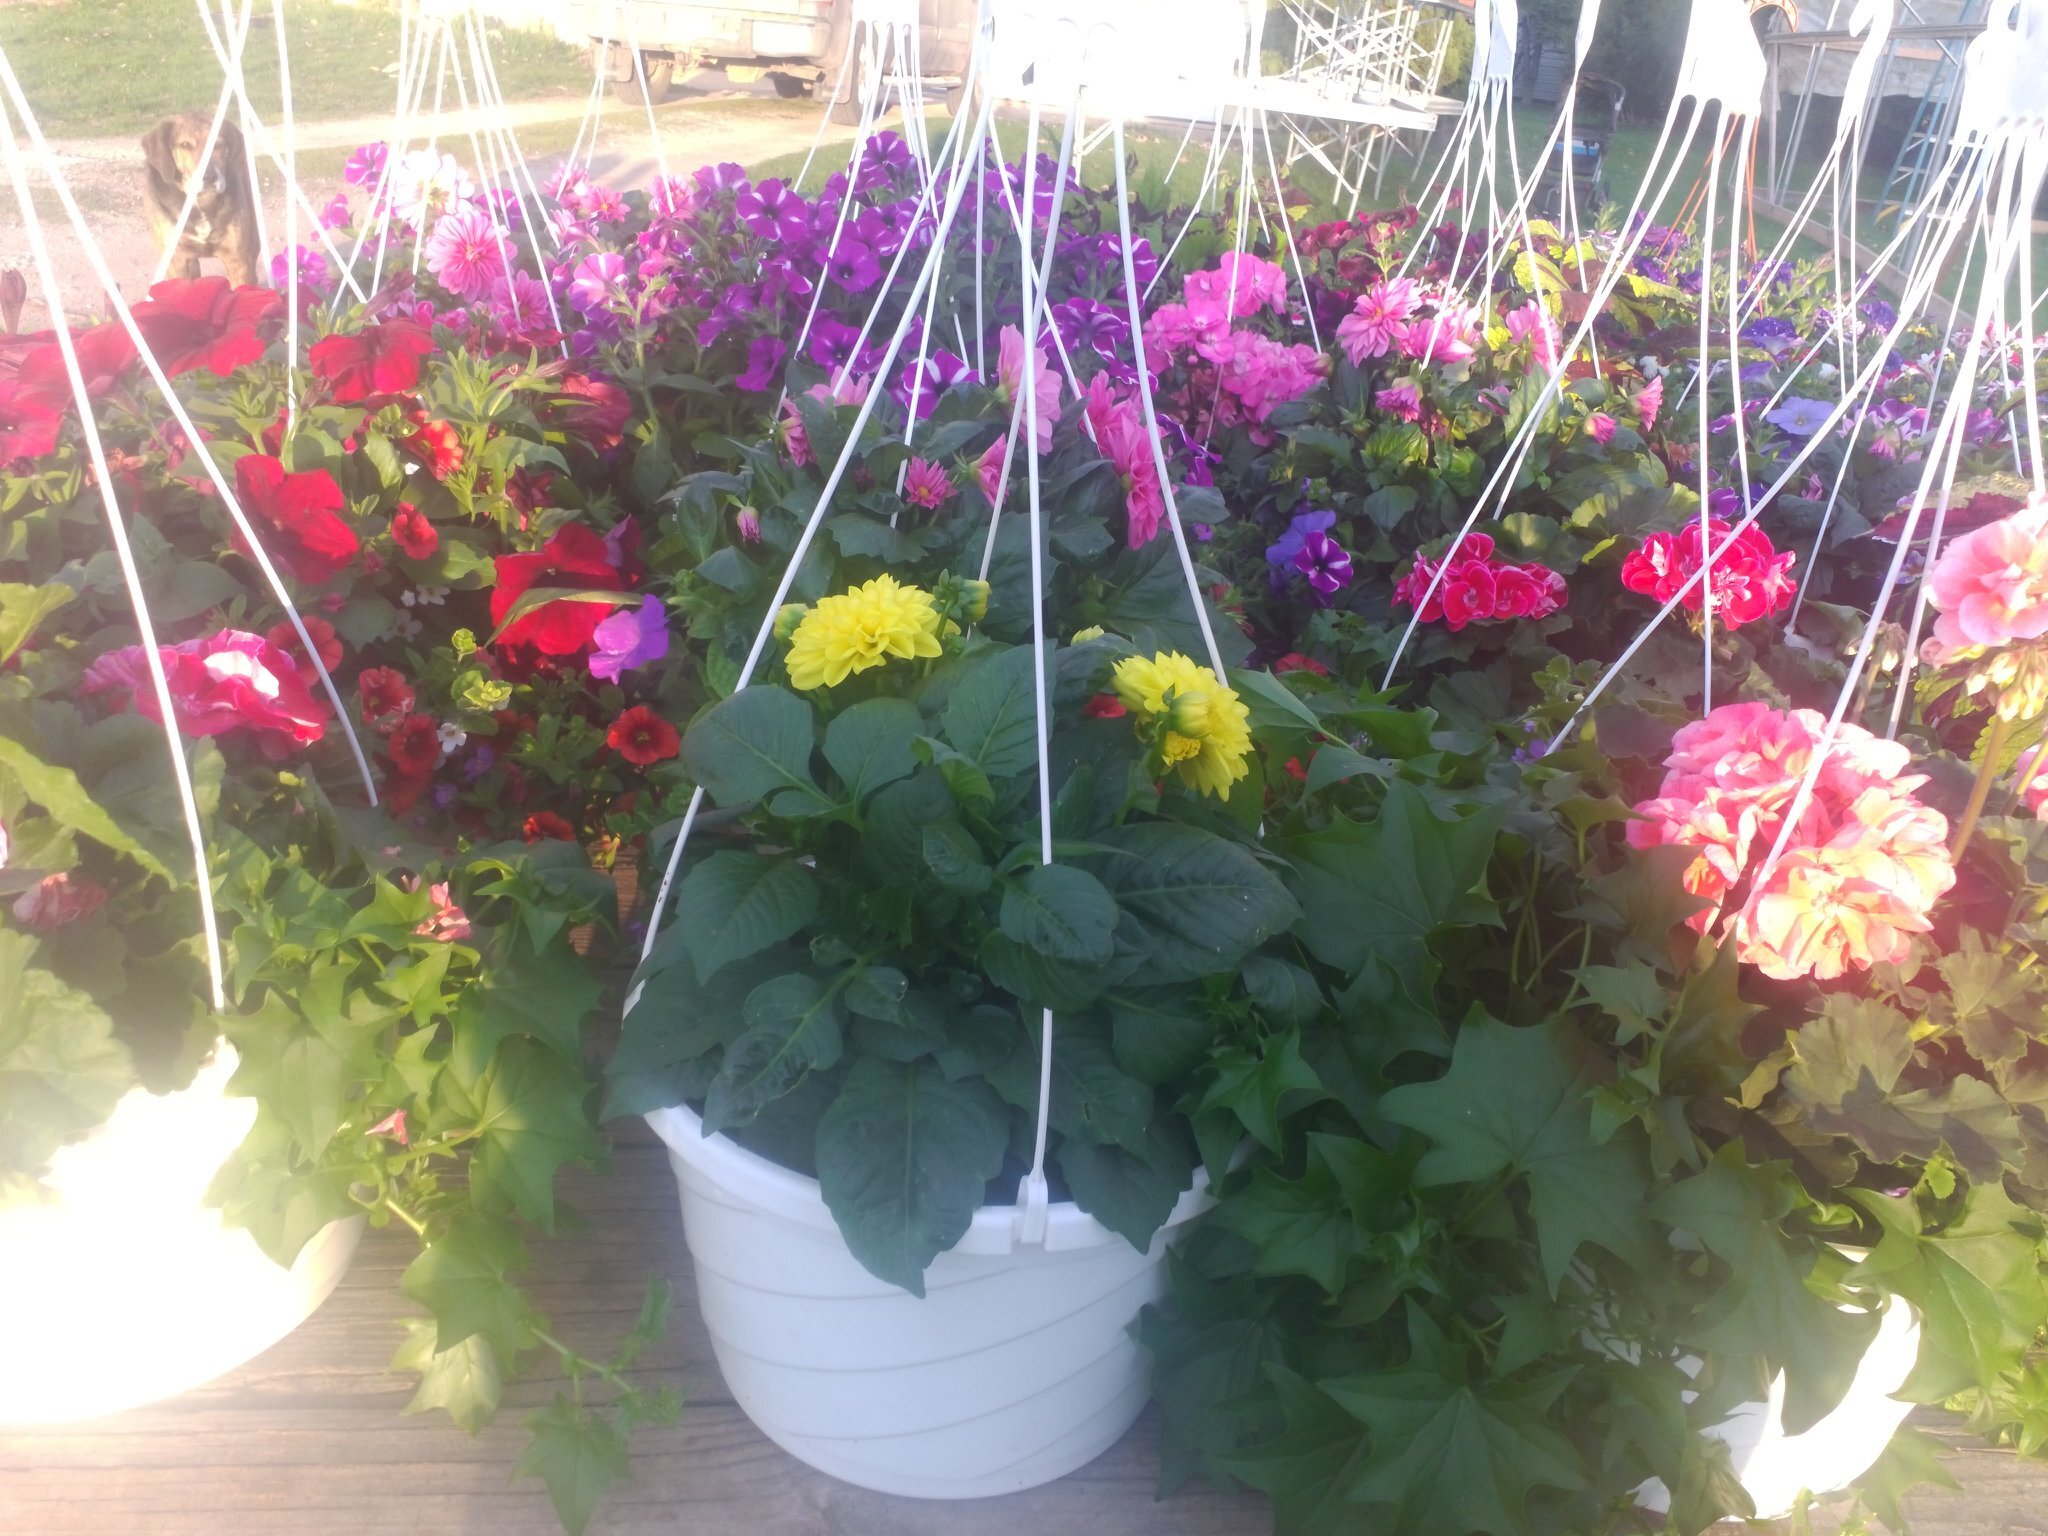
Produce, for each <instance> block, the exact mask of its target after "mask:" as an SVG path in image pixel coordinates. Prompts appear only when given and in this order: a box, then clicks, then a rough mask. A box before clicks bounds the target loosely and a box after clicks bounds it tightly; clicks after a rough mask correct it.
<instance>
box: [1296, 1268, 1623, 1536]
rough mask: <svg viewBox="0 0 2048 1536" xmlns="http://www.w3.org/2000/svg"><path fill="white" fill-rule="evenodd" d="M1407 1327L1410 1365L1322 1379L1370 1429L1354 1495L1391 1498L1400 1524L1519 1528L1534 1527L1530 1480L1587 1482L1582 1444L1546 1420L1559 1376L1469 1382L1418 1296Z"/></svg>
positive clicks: (1436, 1530) (1446, 1533)
mask: <svg viewBox="0 0 2048 1536" xmlns="http://www.w3.org/2000/svg"><path fill="white" fill-rule="evenodd" d="M1408 1331H1409V1337H1410V1340H1411V1357H1410V1359H1409V1361H1408V1363H1407V1364H1406V1365H1404V1366H1401V1367H1398V1368H1397V1369H1394V1370H1390V1371H1376V1372H1373V1373H1371V1374H1368V1375H1360V1376H1346V1377H1341V1378H1338V1379H1336V1380H1333V1381H1326V1382H1324V1383H1323V1384H1322V1387H1323V1391H1324V1392H1326V1393H1327V1394H1328V1395H1329V1396H1330V1397H1331V1398H1333V1399H1335V1400H1336V1401H1337V1402H1338V1403H1339V1404H1340V1405H1342V1407H1343V1408H1344V1409H1345V1411H1346V1412H1348V1413H1350V1414H1351V1415H1352V1416H1353V1417H1354V1418H1356V1419H1358V1420H1359V1421H1360V1422H1361V1423H1363V1424H1365V1425H1366V1426H1368V1427H1369V1428H1370V1429H1371V1430H1372V1454H1371V1457H1370V1458H1369V1459H1368V1460H1367V1462H1366V1464H1365V1465H1364V1466H1363V1467H1362V1468H1360V1469H1359V1472H1358V1475H1357V1476H1356V1478H1355V1479H1354V1480H1353V1481H1352V1482H1351V1484H1350V1486H1349V1487H1348V1489H1347V1490H1346V1493H1347V1496H1348V1497H1349V1498H1350V1499H1351V1500H1352V1501H1353V1502H1354V1503H1357V1504H1367V1505H1385V1506H1388V1507H1389V1508H1391V1509H1392V1510H1393V1511H1394V1514H1393V1517H1392V1520H1391V1524H1392V1525H1393V1526H1394V1528H1395V1529H1398V1530H1403V1531H1427V1532H1430V1533H1431V1536H1454V1533H1455V1536H1465V1533H1468V1532H1473V1531H1484V1532H1487V1533H1489V1536H1517V1533H1521V1532H1525V1531H1529V1530H1531V1529H1532V1528H1533V1527H1532V1522H1531V1520H1530V1518H1529V1516H1530V1510H1529V1505H1530V1497H1529V1495H1530V1490H1531V1489H1533V1488H1537V1487H1543V1488H1556V1489H1560V1490H1564V1491H1567V1492H1569V1491H1572V1490H1575V1489H1579V1488H1583V1487H1584V1486H1585V1483H1586V1479H1585V1473H1584V1469H1583V1467H1582V1465H1581V1463H1580V1461H1579V1456H1578V1452H1577V1451H1575V1450H1574V1449H1573V1448H1572V1444H1571V1442H1570V1441H1569V1440H1567V1439H1566V1438H1565V1437H1564V1436H1563V1435H1562V1434H1560V1433H1559V1432H1558V1431H1557V1430H1556V1429H1553V1428H1552V1427H1551V1425H1550V1423H1549V1422H1548V1419H1549V1409H1550V1405H1551V1400H1552V1399H1554V1398H1555V1396H1556V1394H1557V1391H1558V1387H1557V1386H1555V1385H1546V1384H1543V1383H1538V1384H1536V1385H1533V1386H1532V1385H1508V1384H1505V1383H1490V1384H1488V1385H1486V1386H1483V1387H1474V1386H1471V1385H1469V1384H1468V1383H1467V1381H1466V1378H1465V1370H1464V1361H1463V1359H1462V1357H1461V1356H1460V1354H1459V1352H1458V1351H1457V1350H1456V1349H1454V1348H1453V1347H1452V1346H1451V1345H1450V1344H1449V1342H1448V1341H1447V1340H1446V1339H1445V1338H1444V1336H1443V1335H1442V1334H1441V1333H1440V1332H1439V1331H1438V1330H1437V1327H1436V1325H1435V1324H1434V1323H1432V1322H1430V1320H1429V1319H1428V1318H1427V1317H1426V1316H1425V1315H1424V1314H1423V1312H1422V1311H1421V1309H1420V1308H1418V1307H1415V1306H1412V1305H1411V1306H1410V1308H1409V1311H1408Z"/></svg>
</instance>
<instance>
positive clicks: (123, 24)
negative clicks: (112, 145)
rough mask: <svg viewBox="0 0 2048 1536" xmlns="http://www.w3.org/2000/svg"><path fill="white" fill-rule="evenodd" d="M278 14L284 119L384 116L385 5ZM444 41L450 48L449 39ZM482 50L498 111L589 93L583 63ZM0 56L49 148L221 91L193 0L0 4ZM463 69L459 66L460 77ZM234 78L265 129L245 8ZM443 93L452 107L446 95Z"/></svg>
mask: <svg viewBox="0 0 2048 1536" xmlns="http://www.w3.org/2000/svg"><path fill="white" fill-rule="evenodd" d="M237 9H239V7H238V8H237ZM284 13H285V44H286V48H287V51H288V53H289V54H290V58H291V76H292V109H293V113H294V115H295V116H297V117H298V118H301V119H305V120H309V121H310V120H313V119H316V118H336V117H357V116H364V115H369V114H373V113H379V112H389V111H390V110H391V109H392V106H393V102H394V98H395V95H396V92H397V74H396V67H397V62H398V37H399V27H398V10H397V8H396V6H395V5H393V4H391V3H389V0H362V3H360V4H356V5H338V4H334V3H332V0H290V3H289V4H288V5H287V6H286V7H285V8H284ZM456 40H457V44H458V46H461V45H462V43H463V37H462V33H461V32H460V30H459V29H458V32H457V35H456ZM490 47H491V59H492V62H493V63H494V64H495V65H496V67H497V71H498V81H499V84H500V85H501V86H502V87H503V89H504V92H505V95H506V98H507V99H508V100H514V101H517V100H522V99H533V98H537V97H548V96H559V95H573V94H576V93H579V92H583V91H587V90H589V88H590V65H589V64H588V63H587V62H586V61H585V59H584V57H583V55H582V54H581V53H580V52H578V51H577V50H575V49H572V48H569V47H566V46H564V45H563V44H561V43H559V42H556V41H555V40H554V39H553V38H552V37H546V36H542V35H540V34H537V33H532V32H523V31H519V30H517V29H515V28H503V27H494V28H493V29H492V32H491V36H490ZM0 48H5V49H6V50H7V58H8V61H9V62H10V63H11V64H12V65H13V66H14V72H15V74H16V75H17V76H19V77H20V80H21V84H22V89H23V90H24V91H25V92H27V94H28V98H29V105H30V106H31V107H33V108H34V109H35V112H36V116H37V119H38V120H39V121H40V122H41V124H42V126H43V131H44V132H46V133H49V134H53V135H56V136H59V137H84V136H92V137H101V136H116V135H119V136H126V135H128V134H139V133H142V132H144V131H146V130H147V129H148V128H150V127H151V126H152V125H153V124H155V123H156V122H157V120H158V119H160V118H163V117H166V116H168V115H170V114H171V113H174V112H185V111H197V112H207V113H211V112H212V110H213V107H214V103H215V101H216V100H217V99H218V97H219V93H220V88H221V69H220V65H219V64H218V63H217V62H216V60H215V58H214V54H213V49H212V46H211V45H210V44H209V43H208V42H207V39H206V33H205V30H204V29H203V28H202V26H201V25H200V21H199V10H198V3H197V0H60V3H58V4H54V5H22V4H0ZM467 63H468V61H467V57H466V54H465V56H464V57H463V64H464V67H465V70H466V69H467ZM243 67H244V69H245V70H246V72H247V76H248V80H249V94H250V99H251V100H252V101H253V102H254V103H255V105H256V108H257V110H258V111H259V112H260V113H261V114H262V115H263V117H264V119H265V121H275V120H276V117H277V114H278V111H279V92H278V62H277V38H276V34H275V32H274V30H273V28H272V26H271V17H270V7H269V5H268V4H267V3H265V0H255V16H254V18H253V20H252V23H251V25H250V28H249V44H248V49H247V52H246V55H245V57H244V64H243ZM430 89H431V87H430ZM448 89H449V100H450V101H451V102H452V101H453V99H454V87H453V85H452V83H451V85H450V86H449V88H448Z"/></svg>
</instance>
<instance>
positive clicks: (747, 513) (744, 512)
mask: <svg viewBox="0 0 2048 1536" xmlns="http://www.w3.org/2000/svg"><path fill="white" fill-rule="evenodd" d="M735 521H736V522H737V523H738V524H739V532H740V540H741V542H742V543H746V544H758V543H760V542H761V514H760V513H759V512H758V511H756V510H755V509H754V508H752V507H741V508H740V510H739V515H738V517H737V518H736V519H735Z"/></svg>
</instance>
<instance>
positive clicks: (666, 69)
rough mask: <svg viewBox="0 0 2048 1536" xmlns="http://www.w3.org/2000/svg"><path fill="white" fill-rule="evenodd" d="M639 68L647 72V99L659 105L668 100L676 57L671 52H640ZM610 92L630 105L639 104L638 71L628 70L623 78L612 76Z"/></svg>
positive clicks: (673, 80)
mask: <svg viewBox="0 0 2048 1536" xmlns="http://www.w3.org/2000/svg"><path fill="white" fill-rule="evenodd" d="M640 68H641V69H643V70H645V71H646V72H647V100H648V101H650V102H652V103H653V104H654V105H655V106H657V107H658V106H660V105H661V104H662V103H663V102H664V101H667V100H668V93H669V88H670V87H671V86H673V85H674V84H675V79H676V59H675V55H674V54H672V53H642V54H641V55H640ZM612 94H613V95H614V96H616V97H618V98H619V100H621V101H623V102H626V103H628V104H629V105H632V106H636V107H637V106H639V105H640V76H639V72H638V71H634V70H629V71H628V72H627V74H626V76H625V78H624V79H620V78H618V77H617V76H614V77H613V78H612Z"/></svg>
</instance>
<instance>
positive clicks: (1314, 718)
mask: <svg viewBox="0 0 2048 1536" xmlns="http://www.w3.org/2000/svg"><path fill="white" fill-rule="evenodd" d="M1227 675H1228V676H1229V678H1230V686H1231V688H1232V690H1233V691H1234V692H1235V693H1236V694H1237V695H1238V697H1239V698H1241V699H1243V700H1244V702H1245V706H1246V708H1247V709H1248V710H1249V711H1250V722H1249V723H1250V725H1251V728H1252V729H1253V730H1254V731H1308V732H1311V733H1313V734H1316V735H1320V734H1322V730H1323V722H1322V718H1321V717H1320V716H1319V715H1317V714H1316V712H1315V711H1314V710H1312V709H1310V708H1309V707H1308V706H1307V705H1306V704H1304V703H1302V702H1301V700H1300V699H1298V698H1296V697H1295V696H1294V691H1293V690H1292V689H1290V688H1289V687H1288V686H1287V685H1286V684H1285V683H1283V682H1281V681H1280V679H1279V678H1277V677H1275V676H1274V675H1273V674H1272V673H1270V672H1251V671H1232V672H1230V673H1229V674H1227Z"/></svg>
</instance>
